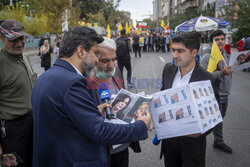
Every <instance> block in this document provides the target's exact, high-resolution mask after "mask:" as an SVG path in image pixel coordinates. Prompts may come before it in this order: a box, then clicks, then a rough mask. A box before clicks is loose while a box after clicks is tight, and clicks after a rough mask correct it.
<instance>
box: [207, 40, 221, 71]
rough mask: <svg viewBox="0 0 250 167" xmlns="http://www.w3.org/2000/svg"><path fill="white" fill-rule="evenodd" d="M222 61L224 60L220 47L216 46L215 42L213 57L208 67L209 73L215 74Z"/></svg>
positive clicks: (211, 56)
mask: <svg viewBox="0 0 250 167" xmlns="http://www.w3.org/2000/svg"><path fill="white" fill-rule="evenodd" d="M220 60H224V59H223V57H222V55H221V53H220V50H219V48H218V46H217V45H216V43H215V42H213V45H212V50H211V55H210V58H209V62H208V66H207V71H208V72H210V73H212V72H214V71H215V70H216V69H217V64H218V62H219V61H220Z"/></svg>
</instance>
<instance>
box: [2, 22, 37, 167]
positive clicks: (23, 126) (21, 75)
mask: <svg viewBox="0 0 250 167" xmlns="http://www.w3.org/2000/svg"><path fill="white" fill-rule="evenodd" d="M26 35H27V34H26V33H25V31H24V26H23V24H21V23H20V22H18V21H17V20H12V19H8V20H6V21H4V22H2V23H1V25H0V41H1V42H2V44H3V49H2V50H1V51H0V71H1V73H0V120H1V124H0V127H1V135H0V143H1V146H0V147H1V148H0V157H1V155H3V154H8V153H13V152H16V153H17V154H18V155H19V156H20V158H21V159H22V160H23V161H24V163H23V164H19V165H18V166H19V167H29V166H32V145H33V143H32V141H33V119H32V112H31V110H32V107H31V100H30V99H31V90H32V88H33V85H34V83H35V81H36V78H37V76H36V74H35V73H34V72H33V70H32V67H31V65H30V63H29V60H28V58H27V57H26V56H24V55H23V50H24V45H25V36H26Z"/></svg>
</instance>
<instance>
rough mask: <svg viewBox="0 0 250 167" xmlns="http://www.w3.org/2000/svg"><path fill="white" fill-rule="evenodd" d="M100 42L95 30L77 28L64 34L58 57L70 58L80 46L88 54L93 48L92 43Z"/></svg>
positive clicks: (100, 38) (101, 39)
mask: <svg viewBox="0 0 250 167" xmlns="http://www.w3.org/2000/svg"><path fill="white" fill-rule="evenodd" d="M102 41H103V38H102V37H101V36H99V35H98V34H97V33H96V32H95V30H93V29H91V28H88V27H80V26H78V27H76V28H73V29H72V30H70V31H69V32H66V33H65V35H64V36H63V39H62V42H61V44H60V49H59V57H60V58H62V57H71V56H72V55H73V53H74V52H75V51H76V48H77V47H78V46H80V45H81V46H82V47H83V48H84V49H85V50H86V51H87V52H88V51H89V49H90V48H91V47H92V46H94V42H97V43H98V44H99V43H101V42H102Z"/></svg>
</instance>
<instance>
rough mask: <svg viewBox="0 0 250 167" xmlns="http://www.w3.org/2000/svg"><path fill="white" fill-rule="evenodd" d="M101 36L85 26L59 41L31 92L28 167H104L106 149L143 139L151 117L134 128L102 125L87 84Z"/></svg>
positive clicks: (99, 112) (98, 109)
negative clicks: (50, 63)
mask: <svg viewBox="0 0 250 167" xmlns="http://www.w3.org/2000/svg"><path fill="white" fill-rule="evenodd" d="M102 41H103V38H101V37H100V36H98V35H97V34H96V32H95V31H94V30H92V29H90V28H87V27H76V28H74V29H72V30H71V31H69V32H67V33H66V34H65V35H64V37H63V40H62V43H61V45H60V51H59V58H58V59H57V60H56V61H55V63H54V66H53V67H52V68H50V69H49V70H48V71H46V72H45V73H43V74H42V75H41V76H40V77H39V79H38V80H37V82H36V85H35V87H34V89H33V92H32V106H33V115H34V159H33V167H45V166H46V167H87V166H88V167H94V166H95V167H106V166H108V158H107V153H108V151H107V145H113V144H119V143H130V142H135V141H138V140H143V139H146V138H147V137H148V134H147V128H148V127H149V124H150V115H149V114H147V115H145V116H142V115H140V116H139V118H138V120H137V121H136V122H135V123H133V124H127V125H117V124H111V123H107V122H104V118H103V117H102V115H101V113H102V112H103V109H104V108H105V107H107V106H109V105H108V104H101V105H99V106H97V103H96V100H95V98H94V96H93V93H92V92H93V91H92V90H91V89H90V88H88V86H87V77H91V76H92V70H93V67H94V65H95V64H96V63H97V61H98V59H97V58H98V55H99V54H98V51H97V48H98V43H101V42H102Z"/></svg>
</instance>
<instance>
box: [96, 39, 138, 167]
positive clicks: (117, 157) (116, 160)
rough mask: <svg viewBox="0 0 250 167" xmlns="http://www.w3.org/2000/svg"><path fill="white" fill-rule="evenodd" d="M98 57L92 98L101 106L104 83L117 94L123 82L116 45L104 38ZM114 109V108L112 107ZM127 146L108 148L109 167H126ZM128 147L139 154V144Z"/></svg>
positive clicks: (134, 143)
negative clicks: (109, 156)
mask: <svg viewBox="0 0 250 167" xmlns="http://www.w3.org/2000/svg"><path fill="white" fill-rule="evenodd" d="M98 46H99V47H98V52H99V54H100V57H99V58H98V63H97V64H96V66H95V68H94V73H95V76H94V77H93V82H94V83H93V84H92V86H94V88H93V89H92V90H93V91H94V96H95V97H96V99H97V104H98V105H100V104H101V100H100V97H99V89H100V87H101V86H102V85H103V84H104V83H106V84H107V85H108V88H109V90H110V94H115V95H116V94H118V92H119V90H120V89H122V88H123V89H124V81H123V77H122V74H121V72H120V70H119V68H118V66H117V65H116V43H115V41H114V40H112V39H109V38H107V37H104V41H103V42H102V43H100V44H99V45H98ZM113 107H114V106H113ZM128 146H129V144H123V145H121V146H119V147H118V148H116V149H112V147H110V154H111V167H128V162H129V161H128V158H129V156H128ZM130 147H131V148H132V149H133V150H134V152H141V148H140V145H139V142H133V143H131V144H130Z"/></svg>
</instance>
